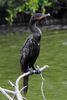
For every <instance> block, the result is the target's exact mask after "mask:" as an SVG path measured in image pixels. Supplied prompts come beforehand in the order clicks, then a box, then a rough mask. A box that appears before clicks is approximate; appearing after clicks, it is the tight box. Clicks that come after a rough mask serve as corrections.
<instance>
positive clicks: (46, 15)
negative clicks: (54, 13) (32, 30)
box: [38, 13, 50, 20]
mask: <svg viewBox="0 0 67 100" xmlns="http://www.w3.org/2000/svg"><path fill="white" fill-rule="evenodd" d="M48 16H50V13H48V14H43V15H42V16H41V17H39V18H38V20H42V19H44V18H45V17H48Z"/></svg>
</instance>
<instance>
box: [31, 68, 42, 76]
mask: <svg viewBox="0 0 67 100" xmlns="http://www.w3.org/2000/svg"><path fill="white" fill-rule="evenodd" d="M33 70H35V74H40V73H41V71H40V70H39V68H35V67H33Z"/></svg>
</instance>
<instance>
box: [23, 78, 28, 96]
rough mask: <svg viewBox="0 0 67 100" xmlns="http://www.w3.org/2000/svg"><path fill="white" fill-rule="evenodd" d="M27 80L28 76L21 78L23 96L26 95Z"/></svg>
mask: <svg viewBox="0 0 67 100" xmlns="http://www.w3.org/2000/svg"><path fill="white" fill-rule="evenodd" d="M28 80H29V76H25V77H24V78H23V87H24V90H23V92H24V95H26V93H27V91H28Z"/></svg>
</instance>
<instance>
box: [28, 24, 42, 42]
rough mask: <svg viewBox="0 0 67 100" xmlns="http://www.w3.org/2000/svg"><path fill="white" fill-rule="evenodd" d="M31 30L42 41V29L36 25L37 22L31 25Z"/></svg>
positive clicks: (38, 40)
mask: <svg viewBox="0 0 67 100" xmlns="http://www.w3.org/2000/svg"><path fill="white" fill-rule="evenodd" d="M30 30H31V33H32V35H33V37H34V38H35V39H36V41H37V42H40V40H41V34H42V32H41V30H40V29H39V28H38V27H37V26H36V24H33V25H30Z"/></svg>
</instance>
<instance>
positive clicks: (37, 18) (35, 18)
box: [30, 13, 50, 24]
mask: <svg viewBox="0 0 67 100" xmlns="http://www.w3.org/2000/svg"><path fill="white" fill-rule="evenodd" d="M47 16H50V14H49V13H48V14H42V13H36V14H34V15H33V16H32V17H31V19H30V23H31V24H35V23H36V22H38V21H40V20H42V19H44V18H45V17H47Z"/></svg>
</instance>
